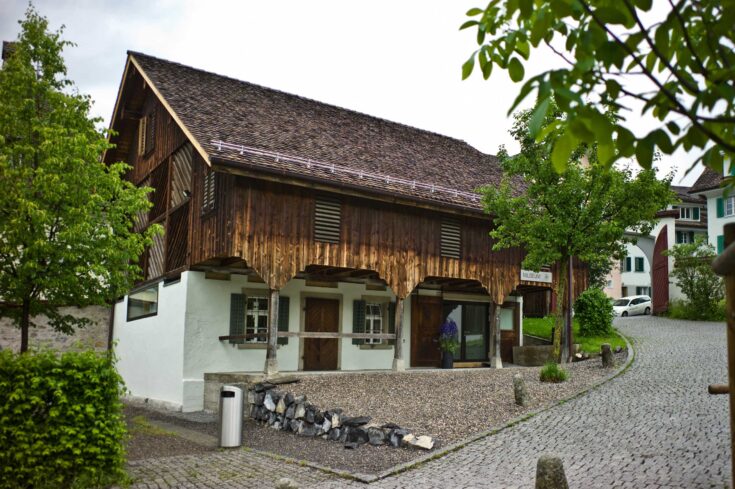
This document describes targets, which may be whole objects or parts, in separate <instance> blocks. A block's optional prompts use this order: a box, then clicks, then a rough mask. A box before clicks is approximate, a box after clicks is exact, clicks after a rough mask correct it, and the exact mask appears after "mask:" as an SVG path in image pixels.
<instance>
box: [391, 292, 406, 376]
mask: <svg viewBox="0 0 735 489" xmlns="http://www.w3.org/2000/svg"><path fill="white" fill-rule="evenodd" d="M403 301H404V299H402V298H400V297H397V298H396V317H395V322H394V323H393V324H395V334H396V341H395V345H394V346H393V371H394V372H402V371H404V370H406V364H405V363H404V362H403Z"/></svg>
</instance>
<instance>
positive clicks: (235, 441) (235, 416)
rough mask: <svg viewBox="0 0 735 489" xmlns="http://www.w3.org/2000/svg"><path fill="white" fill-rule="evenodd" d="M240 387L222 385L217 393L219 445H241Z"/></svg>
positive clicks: (241, 405) (230, 446)
mask: <svg viewBox="0 0 735 489" xmlns="http://www.w3.org/2000/svg"><path fill="white" fill-rule="evenodd" d="M242 407H243V398H242V389H240V388H239V387H235V386H233V385H223V386H222V389H220V393H219V426H218V429H219V446H220V447H222V448H236V447H239V446H241V445H242Z"/></svg>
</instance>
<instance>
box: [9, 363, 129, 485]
mask: <svg viewBox="0 0 735 489" xmlns="http://www.w3.org/2000/svg"><path fill="white" fill-rule="evenodd" d="M123 390H124V386H123V382H122V378H121V377H120V375H119V374H118V373H117V371H116V370H115V365H114V359H113V357H112V355H111V354H108V353H96V352H92V351H86V352H81V353H79V352H70V353H64V354H61V355H59V354H57V353H54V352H51V351H43V352H38V353H24V354H15V353H12V352H10V351H8V350H4V351H0V488H3V489H4V488H28V487H33V488H34V489H38V488H50V487H60V488H66V487H69V488H76V487H99V486H108V485H112V484H116V483H124V482H125V481H126V474H125V470H124V465H125V448H124V442H125V439H126V436H127V431H126V427H125V421H124V418H123V414H122V403H121V402H120V396H121V394H122V393H123Z"/></svg>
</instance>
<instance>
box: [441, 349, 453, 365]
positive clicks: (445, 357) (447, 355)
mask: <svg viewBox="0 0 735 489" xmlns="http://www.w3.org/2000/svg"><path fill="white" fill-rule="evenodd" d="M442 368H454V355H452V353H451V352H448V351H443V352H442Z"/></svg>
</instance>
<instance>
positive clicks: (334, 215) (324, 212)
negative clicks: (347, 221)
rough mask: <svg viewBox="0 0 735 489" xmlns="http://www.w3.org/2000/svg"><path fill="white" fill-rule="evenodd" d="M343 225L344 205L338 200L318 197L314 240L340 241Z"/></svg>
mask: <svg viewBox="0 0 735 489" xmlns="http://www.w3.org/2000/svg"><path fill="white" fill-rule="evenodd" d="M341 227H342V205H341V204H340V202H339V201H338V200H335V199H329V198H318V199H316V204H315V206H314V240H315V241H318V242H320V243H339V238H340V229H341Z"/></svg>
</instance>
